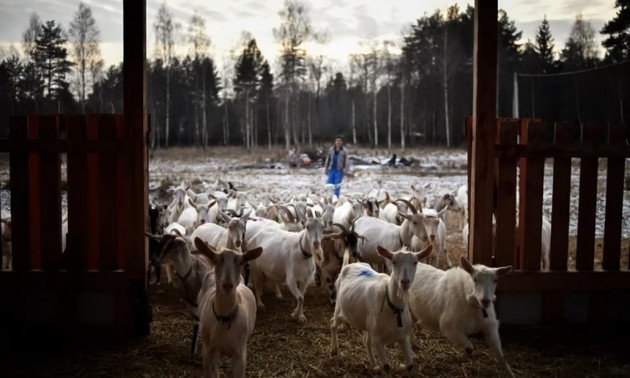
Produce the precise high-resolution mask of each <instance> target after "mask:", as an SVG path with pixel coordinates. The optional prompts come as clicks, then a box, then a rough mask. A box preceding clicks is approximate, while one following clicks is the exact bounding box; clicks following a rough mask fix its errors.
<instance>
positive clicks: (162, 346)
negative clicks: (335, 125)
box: [0, 149, 630, 378]
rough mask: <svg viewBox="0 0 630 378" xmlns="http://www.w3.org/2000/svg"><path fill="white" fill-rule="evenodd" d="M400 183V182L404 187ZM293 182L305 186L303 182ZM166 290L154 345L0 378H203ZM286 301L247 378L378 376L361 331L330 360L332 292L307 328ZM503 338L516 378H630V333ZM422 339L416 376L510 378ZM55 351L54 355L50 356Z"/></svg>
mask: <svg viewBox="0 0 630 378" xmlns="http://www.w3.org/2000/svg"><path fill="white" fill-rule="evenodd" d="M377 154H378V153H377ZM381 154H382V155H385V153H381ZM219 155H221V157H220V162H217V163H216V164H215V163H213V161H216V160H219ZM399 156H400V155H399ZM203 158H204V159H207V161H208V162H210V163H209V164H211V165H212V164H214V165H212V169H211V170H210V171H208V172H205V173H206V174H209V175H211V174H217V173H218V172H219V173H221V174H223V175H232V176H231V177H236V178H241V180H239V183H248V181H247V180H245V179H242V177H243V176H242V175H241V173H235V172H236V171H234V170H232V169H230V166H232V167H234V164H231V165H230V164H226V163H225V161H226V159H228V160H229V159H233V163H238V164H243V163H244V159H243V157H242V151H236V150H227V149H222V150H213V151H209V152H208V153H207V154H206V155H205V156H203ZM283 158H284V153H283V152H278V151H274V152H271V153H269V154H267V155H266V154H258V155H256V156H255V157H254V156H252V157H251V158H248V159H245V160H246V161H245V162H246V163H249V162H253V163H261V162H262V163H264V162H268V161H270V160H272V159H278V160H280V159H283ZM175 159H177V161H183V162H185V161H187V160H189V161H191V162H192V161H195V160H197V159H199V152H198V151H197V152H195V151H191V150H188V149H181V150H178V149H172V150H171V151H169V156H168V157H164V156H159V153H158V154H157V156H155V157H154V159H152V162H153V163H152V164H153V165H152V166H150V176H151V180H152V181H154V182H157V183H162V182H173V183H178V182H179V181H180V180H182V179H194V178H196V177H198V176H200V172H199V168H198V167H196V166H194V165H189V164H185V163H184V164H181V165H179V164H178V165H176V166H173V167H172V168H171V170H169V171H168V172H167V171H166V170H165V169H164V168H163V167H165V166H167V165H168V164H169V161H173V160H175ZM449 169H452V170H454V171H457V172H461V171H463V169H462V167H460V166H458V163H453V164H452V166H449ZM246 172H247V174H250V173H251V174H255V175H256V176H254V177H259V180H261V181H263V182H264V181H267V180H266V176H265V175H264V173H263V172H255V171H246ZM252 172H253V173H252ZM282 172H284V173H283V174H286V172H289V174H291V172H293V174H295V171H290V170H289V171H282ZM259 173H260V176H258V174H259ZM270 174H271V173H270ZM274 174H275V173H274ZM307 174H309V173H307ZM310 174H314V173H310ZM317 174H318V175H321V174H320V173H317ZM459 174H460V173H456V175H459ZM394 175H395V176H396V177H393V176H394ZM413 175H416V174H415V173H413V172H412V173H411V175H409V177H413ZM321 176H323V175H321ZM398 176H401V177H400V178H397V177H398ZM261 177H262V178H261ZM274 177H275V176H274ZM360 177H361V176H360V175H359V178H360ZM369 177H371V176H369ZM409 177H406V176H404V174H403V173H396V174H392V178H393V179H394V180H396V179H399V180H400V182H408V181H409V180H411V179H410V178H409ZM458 177H459V176H458ZM293 180H295V181H296V182H300V178H299V177H297V176H295V177H293ZM355 180H358V178H354V179H352V180H349V181H350V182H357V181H355ZM405 180H406V181H405ZM457 180H459V178H457V179H456V180H455V181H454V182H455V183H459V181H457ZM396 182H398V181H396ZM198 183H199V182H197V184H198ZM308 185H309V182H305V186H308ZM446 243H447V248H448V251H449V254H450V256H451V259H452V260H453V261H454V262H455V261H458V259H459V256H461V255H463V254H465V253H466V251H465V249H464V245H463V241H462V238H461V233H460V232H459V230H458V226H457V222H450V223H449V224H448V237H447V241H446ZM623 243H624V244H623V251H624V253H623V254H622V256H623V257H622V258H623V260H622V265H624V266H626V267H627V266H628V254H627V251H628V241H627V240H624V241H623ZM573 244H574V241H573V242H572V245H571V246H570V253H569V254H570V255H571V253H574V250H575V248H574V245H573ZM597 245H598V247H597V248H598V253H597V256H601V241H600V240H598V241H597ZM569 263H570V261H569ZM165 281H166V280H163V283H161V284H160V285H152V286H150V287H149V299H150V304H151V308H152V314H153V321H152V323H151V334H150V335H149V336H147V337H143V338H140V339H137V340H133V341H131V342H126V343H123V344H118V345H115V346H114V345H90V346H86V345H66V344H65V343H63V340H60V342H59V345H58V346H55V343H54V342H53V343H51V342H50V340H46V341H45V342H42V344H45V345H46V346H45V347H38V345H39V344H40V340H32V344H33V347H32V349H30V348H29V350H27V351H24V350H17V351H15V350H13V351H5V352H4V353H2V354H0V377H143V378H145V377H147V378H148V377H199V376H201V375H202V372H203V369H202V363H201V357H200V355H199V354H196V355H191V354H190V351H189V349H190V339H191V331H192V326H193V321H192V319H191V318H190V317H189V316H188V315H187V313H186V308H185V305H184V303H183V302H181V300H179V298H178V295H177V291H176V289H175V288H174V287H173V286H171V285H168V284H167V283H166V282H165ZM283 292H284V299H282V300H278V299H276V298H275V297H274V296H273V295H272V294H271V293H266V294H265V296H264V299H265V304H266V305H267V309H266V310H265V311H259V312H258V315H257V321H256V327H255V329H254V333H253V335H252V337H251V338H250V340H249V343H248V365H247V377H326V378H328V377H365V376H379V374H374V373H372V372H371V371H370V370H369V368H368V362H367V354H366V351H365V347H364V345H363V342H362V338H361V335H360V334H359V332H357V331H356V330H348V329H341V330H340V332H339V343H340V344H339V346H340V354H339V355H338V356H335V357H330V356H329V344H330V328H329V320H330V318H331V317H332V313H333V307H332V306H331V305H330V304H329V303H328V294H327V292H326V289H325V288H323V287H312V288H310V289H309V291H308V292H307V294H306V298H305V316H306V318H307V321H306V323H304V324H300V323H297V322H295V321H294V320H292V318H291V317H290V312H291V311H292V309H293V308H294V307H295V300H294V299H293V297H292V296H291V295H290V294H289V293H288V291H287V290H283ZM5 310H6V309H5ZM500 333H501V339H502V343H503V351H504V354H505V356H506V359H507V361H508V362H509V364H510V365H511V367H512V369H513V371H514V373H515V374H516V376H517V377H568V378H569V377H570V378H575V377H602V378H603V377H630V344H629V343H628V342H627V340H628V337H629V336H630V332H629V330H628V329H622V328H614V327H612V326H611V325H602V326H601V327H554V328H551V327H545V326H521V327H514V326H511V327H504V326H502V328H501V330H500ZM0 337H2V336H1V335H0ZM415 337H416V338H417V339H418V340H419V341H420V343H421V347H420V350H418V351H416V354H417V355H418V360H417V361H418V363H417V365H416V368H415V370H414V371H413V372H412V374H411V375H412V376H414V377H500V376H505V375H504V373H503V372H502V370H501V369H500V368H499V366H498V364H497V363H496V362H495V361H494V359H493V358H492V356H491V354H490V351H489V350H488V348H487V346H486V345H485V342H484V340H483V338H482V337H474V338H473V343H474V345H475V348H476V350H475V353H474V354H473V358H472V359H471V360H468V361H466V362H459V361H458V359H457V357H458V355H459V353H460V352H461V351H460V350H459V349H458V348H457V347H456V346H455V345H454V344H451V343H450V342H449V341H447V340H446V339H445V338H443V337H442V336H441V335H439V334H436V333H431V332H428V331H425V330H421V329H416V331H415ZM50 344H52V345H53V346H52V347H50V346H49V345H50ZM388 353H389V355H390V357H391V358H392V359H393V362H394V365H397V364H398V363H399V362H401V353H400V351H399V349H398V348H397V347H390V348H389V349H388ZM229 368H230V362H229V361H227V360H226V359H223V360H222V363H221V367H220V369H221V371H222V376H224V377H227V376H229V375H228V374H227V371H228V370H229Z"/></svg>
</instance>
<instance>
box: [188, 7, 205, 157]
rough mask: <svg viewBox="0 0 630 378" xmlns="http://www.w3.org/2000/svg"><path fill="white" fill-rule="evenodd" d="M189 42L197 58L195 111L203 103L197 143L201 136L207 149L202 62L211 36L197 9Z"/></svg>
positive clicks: (192, 21)
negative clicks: (207, 32)
mask: <svg viewBox="0 0 630 378" xmlns="http://www.w3.org/2000/svg"><path fill="white" fill-rule="evenodd" d="M188 42H189V43H190V47H191V50H192V54H193V57H194V59H195V63H194V67H195V86H196V89H197V91H196V93H195V113H196V112H197V109H199V104H201V119H202V121H201V123H202V124H201V133H200V132H199V117H198V116H195V143H197V144H198V143H199V139H200V138H201V140H202V141H203V143H202V144H203V147H204V149H205V148H206V146H207V144H208V119H207V111H206V65H205V64H202V60H203V58H205V57H207V56H208V52H209V50H210V38H209V37H208V35H207V34H206V22H205V20H204V19H203V17H202V16H201V15H200V14H199V12H198V11H195V13H194V14H193V15H192V17H191V18H190V25H188ZM199 82H201V88H199ZM199 94H201V96H199ZM199 97H200V98H199ZM200 134H201V135H200Z"/></svg>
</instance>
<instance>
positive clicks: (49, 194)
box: [34, 115, 62, 270]
mask: <svg viewBox="0 0 630 378" xmlns="http://www.w3.org/2000/svg"><path fill="white" fill-rule="evenodd" d="M39 119H40V121H39V135H38V137H39V139H40V140H49V141H56V140H57V138H58V136H59V116H57V115H49V116H40V117H39ZM39 156H40V162H39V164H40V169H41V170H40V182H39V185H40V189H39V192H40V197H39V200H40V204H41V209H40V217H39V219H37V220H35V219H34V221H39V223H40V230H41V232H40V235H41V236H40V242H41V243H42V245H40V248H41V255H42V269H44V270H58V269H60V268H61V257H62V256H61V158H60V156H59V153H56V152H42V153H41V154H40V155H39Z"/></svg>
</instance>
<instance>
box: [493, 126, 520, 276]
mask: <svg viewBox="0 0 630 378" xmlns="http://www.w3.org/2000/svg"><path fill="white" fill-rule="evenodd" d="M518 132H519V121H518V120H517V119H497V139H496V142H497V143H498V147H499V148H498V149H497V152H498V153H497V154H496V155H495V161H496V163H495V165H496V168H495V169H496V177H495V182H496V189H495V191H496V192H495V199H496V214H495V217H496V232H495V248H494V256H495V263H496V265H497V266H506V265H512V266H514V267H515V268H516V269H518V268H519V267H518V264H517V259H516V256H515V248H514V247H515V246H516V243H515V238H514V235H515V232H514V230H515V228H516V143H517V139H518Z"/></svg>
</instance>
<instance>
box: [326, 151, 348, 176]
mask: <svg viewBox="0 0 630 378" xmlns="http://www.w3.org/2000/svg"><path fill="white" fill-rule="evenodd" d="M334 154H335V146H332V147H330V149H329V150H328V155H326V161H325V162H324V168H325V169H326V173H328V171H329V170H330V167H331V166H332V163H333V156H334ZM346 168H348V150H346V149H345V148H344V147H343V146H341V149H340V150H339V156H337V169H338V170H340V171H343V172H344V173H345V172H346Z"/></svg>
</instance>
